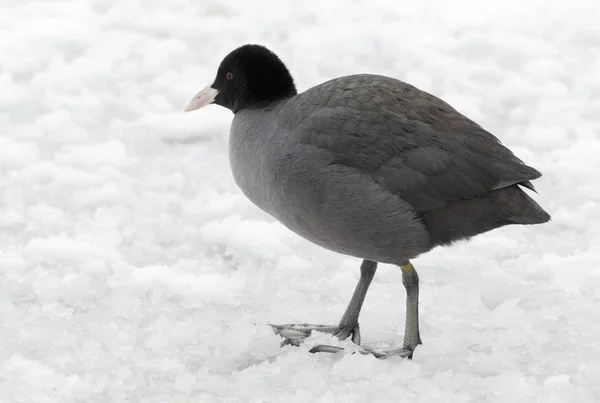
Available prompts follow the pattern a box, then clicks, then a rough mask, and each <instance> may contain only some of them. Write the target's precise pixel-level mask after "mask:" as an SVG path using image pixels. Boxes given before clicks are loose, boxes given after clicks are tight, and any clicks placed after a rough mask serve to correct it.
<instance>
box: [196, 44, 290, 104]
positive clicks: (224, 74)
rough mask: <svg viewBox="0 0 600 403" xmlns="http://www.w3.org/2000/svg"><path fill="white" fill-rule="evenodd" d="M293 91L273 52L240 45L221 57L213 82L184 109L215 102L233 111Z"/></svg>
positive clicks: (286, 71)
mask: <svg viewBox="0 0 600 403" xmlns="http://www.w3.org/2000/svg"><path fill="white" fill-rule="evenodd" d="M296 94H297V91H296V86H295V85H294V80H293V78H292V76H291V74H290V72H289V70H288V69H287V67H285V65H284V64H283V62H282V61H281V60H280V59H279V57H277V55H275V54H274V53H273V52H271V51H270V50H269V49H267V48H265V47H264V46H261V45H244V46H241V47H239V48H237V49H235V50H234V51H232V52H231V53H229V54H228V55H227V56H226V57H225V58H224V59H223V61H222V62H221V65H220V66H219V69H218V70H217V77H216V78H215V81H214V82H213V83H212V84H211V85H209V86H208V87H206V88H204V89H203V90H201V91H200V92H199V93H198V94H196V96H194V98H192V100H191V101H190V102H189V103H188V105H187V106H186V107H185V111H186V112H188V111H192V110H195V109H199V108H202V107H203V106H206V105H209V104H212V103H215V104H217V105H221V106H223V107H225V108H227V109H230V110H231V111H232V112H233V113H236V112H238V111H240V110H241V109H244V108H251V107H261V106H263V105H266V104H268V103H270V102H272V101H277V100H280V99H284V98H288V97H292V96H294V95H296Z"/></svg>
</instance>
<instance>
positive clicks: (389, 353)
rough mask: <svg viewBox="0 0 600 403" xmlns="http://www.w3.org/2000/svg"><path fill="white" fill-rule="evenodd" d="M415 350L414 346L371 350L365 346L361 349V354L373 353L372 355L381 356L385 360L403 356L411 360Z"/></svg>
mask: <svg viewBox="0 0 600 403" xmlns="http://www.w3.org/2000/svg"><path fill="white" fill-rule="evenodd" d="M413 352H414V350H413V349H412V348H406V347H405V348H397V349H394V350H380V351H378V350H371V349H368V348H365V347H363V351H361V354H371V355H372V356H374V357H375V358H379V359H381V360H385V359H387V358H390V357H394V356H396V357H401V358H408V359H409V360H411V359H412V356H413Z"/></svg>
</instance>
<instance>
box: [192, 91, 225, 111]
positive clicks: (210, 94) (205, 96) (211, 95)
mask: <svg viewBox="0 0 600 403" xmlns="http://www.w3.org/2000/svg"><path fill="white" fill-rule="evenodd" d="M218 93H219V91H218V90H215V89H214V88H212V87H211V86H210V85H209V86H207V87H205V88H203V89H202V91H200V92H199V93H197V94H196V95H195V96H194V98H192V100H191V101H190V102H188V104H187V105H186V106H185V109H184V111H185V112H189V111H193V110H196V109H200V108H202V107H204V106H206V105H209V104H212V103H213V102H214V100H215V97H216V96H217V94H218Z"/></svg>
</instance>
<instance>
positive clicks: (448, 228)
mask: <svg viewBox="0 0 600 403" xmlns="http://www.w3.org/2000/svg"><path fill="white" fill-rule="evenodd" d="M274 66H275V67H274ZM224 77H226V78H224ZM267 82H268V85H267V84H266V83H267ZM261 83H262V85H261ZM256 88H264V89H263V90H260V91H259V90H256ZM277 88H281V91H280V92H277V90H276V89H277ZM253 89H254V90H253ZM209 91H212V92H211V94H212V93H214V92H217V95H215V96H213V98H212V99H213V100H214V102H215V103H218V104H220V105H222V106H225V107H227V108H229V109H231V110H232V111H233V112H234V113H235V117H234V119H233V123H232V126H231V132H230V162H231V168H232V171H233V176H234V178H235V181H236V183H237V184H238V185H239V187H240V188H241V190H242V191H243V192H244V194H245V195H246V196H247V197H248V198H249V199H250V200H251V201H252V202H254V203H255V204H256V205H257V206H258V207H260V208H261V209H263V210H264V211H266V212H267V213H269V214H271V215H272V216H273V217H275V218H276V219H278V220H279V221H280V222H282V223H283V224H284V225H286V226H287V227H288V228H289V229H291V230H292V231H294V232H295V233H297V234H299V235H300V236H302V237H304V238H306V239H308V240H309V241H312V242H314V243H315V244H317V245H320V246H322V247H324V248H327V249H330V250H333V251H335V252H339V253H343V254H347V255H351V256H355V257H359V258H362V259H365V261H372V262H384V263H392V264H397V265H400V266H402V267H403V270H404V269H405V266H406V265H407V262H408V261H409V259H412V258H415V257H417V256H418V255H420V254H422V253H424V252H427V251H429V250H431V249H432V248H433V247H435V246H438V245H445V244H449V243H452V242H453V241H456V240H460V239H467V238H469V237H472V236H475V235H478V234H481V233H484V232H486V231H490V230H492V229H495V228H499V227H502V226H505V225H510V224H537V223H544V222H546V221H548V220H549V219H550V216H549V215H548V214H547V213H546V212H545V211H544V210H543V209H542V208H541V207H540V206H539V205H538V204H537V203H536V202H535V201H533V199H531V198H530V197H529V196H528V195H527V194H526V193H525V192H524V191H523V189H522V188H521V187H526V188H530V189H533V185H532V184H531V181H532V180H535V179H537V178H539V177H540V176H541V174H540V173H539V172H538V171H537V170H535V169H534V168H532V167H529V166H527V165H525V164H524V163H523V162H522V161H521V160H520V159H518V158H517V157H516V156H515V155H514V154H513V153H512V152H511V151H510V150H509V149H508V148H506V147H505V146H503V145H502V144H501V143H500V142H499V141H498V139H497V138H496V137H495V136H493V135H492V134H490V133H489V132H487V131H486V130H484V129H483V128H482V127H481V126H479V125H478V124H477V123H475V122H473V121H472V120H470V119H468V118H467V117H465V116H464V115H462V114H461V113H459V112H458V111H456V110H455V109H454V108H452V107H451V106H450V105H448V104H447V103H446V102H444V101H442V100H441V99H439V98H437V97H435V96H433V95H431V94H428V93H426V92H424V91H421V90H419V89H417V88H415V87H414V86H412V85H409V84H407V83H404V82H402V81H400V80H396V79H393V78H389V77H383V76H378V75H370V74H360V75H353V76H346V77H340V78H336V79H333V80H330V81H327V82H325V83H323V84H320V85H317V86H315V87H313V88H310V89H309V90H307V91H305V92H303V93H300V94H297V92H296V90H295V86H294V84H293V80H292V78H291V75H289V72H288V70H287V69H286V68H285V66H284V65H283V63H282V62H281V61H280V60H279V58H277V56H275V55H274V54H273V53H271V52H270V51H268V50H267V49H266V48H264V47H260V46H256V45H247V46H244V47H241V48H239V49H237V50H235V51H233V52H232V53H231V54H230V55H228V56H227V57H226V58H225V59H224V61H223V62H222V63H221V66H220V67H219V72H218V74H217V78H216V79H215V83H214V84H213V85H212V88H210V90H209ZM202 94H203V93H202V92H201V93H200V94H199V96H198V97H197V98H195V99H194V100H193V101H192V102H190V105H191V107H190V106H188V109H195V108H196V107H197V105H196V104H200V103H202V105H200V106H204V104H205V101H203V100H205V99H206V98H202V96H204V95H202ZM223 94H225V95H223ZM201 95H202V96H201ZM219 97H220V98H219ZM198 99H201V100H202V101H198ZM206 102H207V101H206ZM406 267H408V266H406ZM410 267H412V265H411V266H410ZM374 270H375V269H373V274H374ZM407 270H408V271H407V272H410V271H411V270H412V271H414V268H412V269H410V268H409V269H407ZM413 277H414V278H415V279H416V280H411V284H412V283H414V284H416V287H417V291H418V277H416V272H414V276H413ZM361 278H362V277H361ZM371 278H372V277H371ZM411 278H412V277H411ZM367 280H368V281H369V282H370V280H369V279H368V275H366V276H365V281H367ZM411 287H413V288H411V289H410V290H409V288H407V291H409V294H410V293H412V292H413V291H412V290H414V286H411ZM363 288H365V287H363ZM367 288H368V285H367ZM361 293H362V291H361ZM364 293H365V294H366V288H365V290H364ZM411 295H417V296H418V293H413V294H411ZM360 296H361V297H362V298H363V299H364V295H362V294H361V295H360ZM411 298H412V297H411ZM414 298H417V297H416V296H415V297H414ZM358 299H360V298H358ZM353 300H354V298H353ZM360 304H362V300H361V302H360ZM351 305H352V304H351ZM358 309H359V310H360V307H358ZM414 310H415V311H416V302H415V308H414ZM415 315H416V313H415ZM345 316H346V315H345ZM356 317H357V318H358V314H357V315H356ZM356 320H357V319H356ZM407 324H408V322H407ZM353 325H354V324H353ZM340 326H341V325H340ZM356 326H357V323H356ZM407 326H408V325H407ZM416 326H417V331H416V332H415V331H413V330H411V332H412V336H411V337H409V338H410V339H411V340H413V341H414V340H417V339H419V340H420V337H419V336H418V323H417V325H416ZM413 344H414V343H413ZM405 347H406V346H405ZM409 347H410V348H411V350H410V355H412V350H414V347H415V346H409Z"/></svg>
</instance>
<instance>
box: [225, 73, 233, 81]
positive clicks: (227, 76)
mask: <svg viewBox="0 0 600 403" xmlns="http://www.w3.org/2000/svg"><path fill="white" fill-rule="evenodd" d="M225 78H226V79H228V80H233V73H232V72H228V73H227V74H225Z"/></svg>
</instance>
